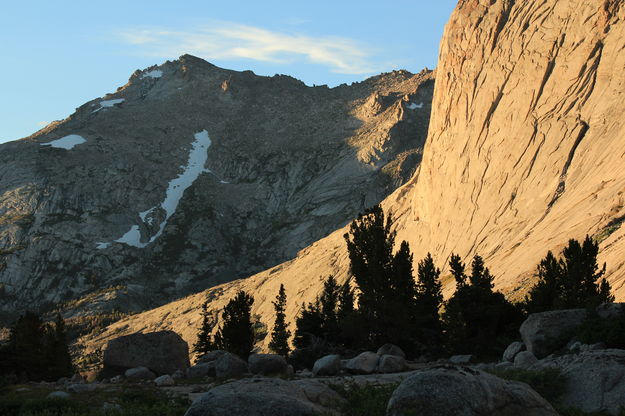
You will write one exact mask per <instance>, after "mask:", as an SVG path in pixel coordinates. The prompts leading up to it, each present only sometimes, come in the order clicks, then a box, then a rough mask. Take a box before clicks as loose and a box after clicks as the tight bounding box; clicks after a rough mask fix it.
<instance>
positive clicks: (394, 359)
mask: <svg viewBox="0 0 625 416" xmlns="http://www.w3.org/2000/svg"><path fill="white" fill-rule="evenodd" d="M405 369H406V359H405V358H404V357H401V356H399V355H389V354H385V355H383V356H381V357H380V361H379V363H378V372H380V373H399V372H400V371H404V370H405Z"/></svg>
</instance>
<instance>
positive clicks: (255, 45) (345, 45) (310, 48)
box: [119, 22, 376, 74]
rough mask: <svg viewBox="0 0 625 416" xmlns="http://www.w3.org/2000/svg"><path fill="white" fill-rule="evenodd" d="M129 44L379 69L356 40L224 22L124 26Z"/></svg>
mask: <svg viewBox="0 0 625 416" xmlns="http://www.w3.org/2000/svg"><path fill="white" fill-rule="evenodd" d="M119 37H120V38H121V39H122V41H124V42H125V43H128V44H131V45H135V46H138V47H141V49H142V51H141V53H142V54H145V55H148V56H154V57H159V58H173V57H177V56H179V55H182V54H183V53H190V54H192V55H197V56H200V57H202V58H206V59H252V60H257V61H263V62H272V63H293V62H296V61H298V60H300V59H302V58H303V59H305V60H307V61H308V62H311V63H315V64H320V65H325V66H327V67H329V68H330V69H331V70H332V72H337V73H341V74H366V73H371V72H374V71H376V68H375V67H374V65H373V64H372V63H371V62H370V60H369V58H370V52H369V50H368V48H367V47H365V46H362V45H360V44H358V43H357V42H355V41H354V40H352V39H348V38H343V37H331V36H324V37H312V36H306V35H301V34H289V33H281V32H274V31H270V30H267V29H263V28H259V27H254V26H246V25H240V24H236V23H228V22H219V23H214V24H212V25H207V26H202V27H197V28H194V29H192V30H167V29H162V28H143V29H129V30H124V31H123V32H121V33H120V34H119Z"/></svg>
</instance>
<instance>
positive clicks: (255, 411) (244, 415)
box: [185, 379, 341, 416]
mask: <svg viewBox="0 0 625 416" xmlns="http://www.w3.org/2000/svg"><path fill="white" fill-rule="evenodd" d="M311 390H312V391H311ZM311 393H314V394H311ZM321 393H323V394H321ZM316 398H326V400H330V401H334V403H333V404H336V403H339V402H340V401H341V397H340V396H339V395H338V394H337V393H336V392H334V391H333V390H331V389H330V388H329V387H327V386H326V385H324V384H322V383H319V382H313V381H310V382H309V381H306V383H299V384H298V383H294V382H288V381H284V380H280V379H246V380H240V381H236V382H233V383H227V384H223V385H221V386H217V387H214V388H212V389H211V390H209V391H208V392H207V393H206V394H204V395H202V396H201V397H200V398H199V399H198V400H197V401H195V402H194V403H193V405H191V407H190V408H189V410H188V411H187V412H186V413H185V416H203V415H207V414H210V415H213V416H266V415H275V416H292V415H302V416H314V415H327V414H335V413H334V412H333V411H332V410H331V408H328V407H325V406H324V405H325V404H326V403H320V402H318V401H316V400H313V399H316ZM328 398H329V399H328ZM327 404H330V403H327Z"/></svg>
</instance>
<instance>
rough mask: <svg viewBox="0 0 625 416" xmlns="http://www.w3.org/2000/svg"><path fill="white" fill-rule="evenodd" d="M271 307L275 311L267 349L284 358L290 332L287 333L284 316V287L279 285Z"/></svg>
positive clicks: (287, 350)
mask: <svg viewBox="0 0 625 416" xmlns="http://www.w3.org/2000/svg"><path fill="white" fill-rule="evenodd" d="M273 307H274V309H275V311H276V320H275V322H274V325H273V331H272V332H271V341H270V342H269V349H271V350H272V351H273V352H275V353H276V354H280V355H283V356H286V355H288V354H289V351H290V348H289V337H290V336H291V331H289V329H288V327H289V325H288V323H287V322H286V315H285V314H284V310H285V308H286V291H285V290H284V285H283V284H281V285H280V290H279V291H278V295H277V296H276V300H275V301H274V302H273Z"/></svg>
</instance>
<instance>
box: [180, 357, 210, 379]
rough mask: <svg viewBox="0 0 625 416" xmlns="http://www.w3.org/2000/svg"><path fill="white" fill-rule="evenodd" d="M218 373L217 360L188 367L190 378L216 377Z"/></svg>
mask: <svg viewBox="0 0 625 416" xmlns="http://www.w3.org/2000/svg"><path fill="white" fill-rule="evenodd" d="M216 375H217V373H216V371H215V361H210V362H208V363H199V364H196V365H192V366H191V367H189V368H187V377H188V378H200V377H215V376H216Z"/></svg>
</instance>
